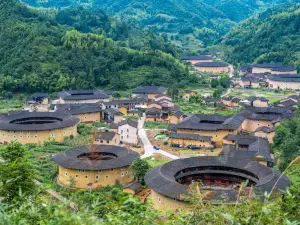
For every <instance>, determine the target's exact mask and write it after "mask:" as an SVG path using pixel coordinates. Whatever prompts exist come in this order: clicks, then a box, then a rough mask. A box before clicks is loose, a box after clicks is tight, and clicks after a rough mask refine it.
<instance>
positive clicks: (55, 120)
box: [0, 112, 80, 131]
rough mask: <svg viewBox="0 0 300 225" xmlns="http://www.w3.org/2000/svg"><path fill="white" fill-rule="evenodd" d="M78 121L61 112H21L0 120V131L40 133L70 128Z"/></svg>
mask: <svg viewBox="0 0 300 225" xmlns="http://www.w3.org/2000/svg"><path fill="white" fill-rule="evenodd" d="M79 121H80V119H79V118H77V117H74V116H72V115H70V114H67V113H61V112H21V113H16V114H11V115H8V116H5V117H2V118H1V119H0V130H8V131H41V130H52V129H59V128H64V127H71V126H74V125H76V124H77V123H79Z"/></svg>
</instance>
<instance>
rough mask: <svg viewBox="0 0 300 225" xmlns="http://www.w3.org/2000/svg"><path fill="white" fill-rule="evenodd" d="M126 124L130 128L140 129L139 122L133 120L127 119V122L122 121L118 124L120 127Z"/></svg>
mask: <svg viewBox="0 0 300 225" xmlns="http://www.w3.org/2000/svg"><path fill="white" fill-rule="evenodd" d="M125 124H128V125H129V126H131V127H135V128H138V125H139V123H138V121H136V120H132V119H126V120H122V121H120V122H119V123H118V126H123V125H125Z"/></svg>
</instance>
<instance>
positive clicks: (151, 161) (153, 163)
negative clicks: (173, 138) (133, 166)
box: [143, 157, 170, 168]
mask: <svg viewBox="0 0 300 225" xmlns="http://www.w3.org/2000/svg"><path fill="white" fill-rule="evenodd" d="M143 160H144V161H146V162H147V163H148V164H149V165H150V167H151V168H154V167H157V166H160V165H162V164H165V163H167V162H169V161H170V160H167V159H162V160H161V159H155V158H153V157H148V158H145V159H143Z"/></svg>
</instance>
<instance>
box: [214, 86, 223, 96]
mask: <svg viewBox="0 0 300 225" xmlns="http://www.w3.org/2000/svg"><path fill="white" fill-rule="evenodd" d="M222 92H223V88H222V87H220V86H218V88H217V89H216V90H214V93H213V96H214V97H215V98H220V97H221V95H222Z"/></svg>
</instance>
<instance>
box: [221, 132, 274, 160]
mask: <svg viewBox="0 0 300 225" xmlns="http://www.w3.org/2000/svg"><path fill="white" fill-rule="evenodd" d="M224 140H229V141H235V142H236V143H235V144H236V148H233V149H234V153H235V152H236V151H245V152H248V153H244V154H245V155H247V154H248V155H249V157H252V156H256V155H261V156H263V157H264V158H265V159H266V160H268V161H272V157H271V152H270V144H269V141H268V139H266V138H261V137H256V136H249V135H232V134H229V135H227V136H225V137H224ZM239 146H248V149H247V150H238V148H239ZM249 151H250V153H249ZM238 154H240V153H238ZM241 154H242V153H241ZM230 156H234V155H233V153H232V154H231V155H230Z"/></svg>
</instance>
